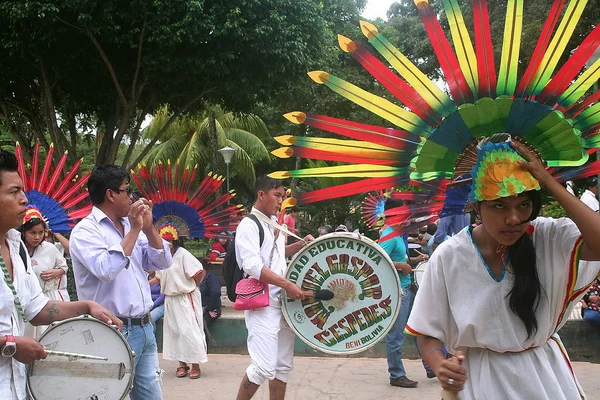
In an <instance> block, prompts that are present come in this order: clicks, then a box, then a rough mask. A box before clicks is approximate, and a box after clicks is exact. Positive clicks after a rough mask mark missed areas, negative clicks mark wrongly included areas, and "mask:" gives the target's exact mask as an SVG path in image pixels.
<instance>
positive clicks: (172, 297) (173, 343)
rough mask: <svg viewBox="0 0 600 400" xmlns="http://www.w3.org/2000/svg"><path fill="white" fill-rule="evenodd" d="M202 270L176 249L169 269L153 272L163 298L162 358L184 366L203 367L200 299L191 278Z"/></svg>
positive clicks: (205, 358)
mask: <svg viewBox="0 0 600 400" xmlns="http://www.w3.org/2000/svg"><path fill="white" fill-rule="evenodd" d="M203 269H204V268H203V267H202V264H201V263H200V261H198V259H196V257H194V256H193V255H192V254H191V253H190V252H189V251H187V250H186V249H184V248H182V247H180V248H178V249H177V251H176V252H175V254H174V255H173V264H172V265H171V268H168V269H165V270H161V271H156V277H157V278H158V279H160V288H161V289H160V291H161V293H163V294H164V295H165V316H164V323H163V358H165V359H167V360H175V361H183V362H186V363H205V362H207V361H208V358H207V356H206V338H205V336H204V323H203V320H202V299H201V297H200V290H199V289H198V287H197V286H196V282H195V281H194V279H193V276H194V275H196V274H198V273H199V272H200V271H202V270H203Z"/></svg>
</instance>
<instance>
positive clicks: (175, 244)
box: [171, 237, 185, 250]
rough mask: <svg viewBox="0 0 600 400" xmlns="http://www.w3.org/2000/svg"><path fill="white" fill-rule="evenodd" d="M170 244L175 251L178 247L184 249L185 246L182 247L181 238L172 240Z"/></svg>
mask: <svg viewBox="0 0 600 400" xmlns="http://www.w3.org/2000/svg"><path fill="white" fill-rule="evenodd" d="M171 243H172V244H173V247H174V248H175V250H177V249H178V248H180V247H183V248H184V249H185V246H184V245H183V238H182V237H179V238H177V239H175V240H173V241H172V242H171Z"/></svg>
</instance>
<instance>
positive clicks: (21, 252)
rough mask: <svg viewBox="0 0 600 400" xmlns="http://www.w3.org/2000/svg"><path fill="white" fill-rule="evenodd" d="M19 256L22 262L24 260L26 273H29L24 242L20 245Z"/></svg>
mask: <svg viewBox="0 0 600 400" xmlns="http://www.w3.org/2000/svg"><path fill="white" fill-rule="evenodd" d="M19 255H20V256H21V260H23V265H24V266H25V272H27V250H25V246H24V245H23V242H22V241H21V243H20V244H19Z"/></svg>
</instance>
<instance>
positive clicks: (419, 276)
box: [413, 261, 429, 286]
mask: <svg viewBox="0 0 600 400" xmlns="http://www.w3.org/2000/svg"><path fill="white" fill-rule="evenodd" d="M428 262H429V261H421V262H420V263H419V265H417V268H415V270H414V272H413V273H414V274H415V281H416V282H417V285H418V286H421V281H422V280H423V275H425V268H427V263H428Z"/></svg>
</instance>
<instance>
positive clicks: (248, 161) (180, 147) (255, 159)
mask: <svg viewBox="0 0 600 400" xmlns="http://www.w3.org/2000/svg"><path fill="white" fill-rule="evenodd" d="M211 113H212V114H213V115H215V119H214V121H215V128H216V129H215V130H216V137H215V140H214V141H212V140H211V132H210V116H209V115H210V114H211ZM171 117H172V114H171V113H170V112H169V111H168V109H167V108H166V107H164V108H163V109H161V110H160V111H159V112H158V113H157V114H156V115H155V116H154V119H153V120H152V123H151V124H150V125H149V126H148V127H147V128H146V129H145V130H144V132H143V136H144V137H145V138H147V139H148V140H149V138H152V137H154V136H155V134H156V131H157V130H160V129H162V126H164V124H165V121H166V120H168V119H170V118H171ZM269 138H270V135H269V131H268V129H267V126H266V125H265V123H264V122H263V121H262V120H261V119H260V118H259V117H257V116H256V115H254V114H234V113H231V112H227V113H224V112H222V111H219V110H218V109H217V110H210V111H207V112H205V113H201V114H197V115H194V116H182V117H177V118H176V119H175V120H174V121H173V123H172V124H171V125H170V126H169V128H168V129H167V130H166V131H165V140H164V142H162V143H160V144H158V145H157V146H155V147H154V148H153V149H152V150H151V151H150V153H149V154H148V157H147V159H146V161H147V163H149V164H153V163H156V162H158V161H162V162H167V160H171V162H175V161H176V162H178V163H179V164H180V165H184V166H189V167H193V166H194V165H196V164H197V165H200V166H204V169H205V171H204V172H209V171H214V172H217V173H222V174H224V172H225V165H224V160H223V158H222V157H221V155H220V154H218V153H217V150H218V149H221V148H223V147H225V146H229V147H232V148H233V149H235V150H236V152H235V154H234V157H233V159H232V160H231V165H230V180H231V181H232V182H233V181H234V180H235V179H237V180H239V181H241V182H242V183H243V184H244V185H245V186H246V190H247V191H250V192H252V190H253V189H254V181H255V179H256V173H255V169H254V165H257V164H263V165H264V164H269V163H270V161H271V156H270V154H269V151H268V150H267V148H266V147H265V145H264V142H265V141H268V139H269Z"/></svg>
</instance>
